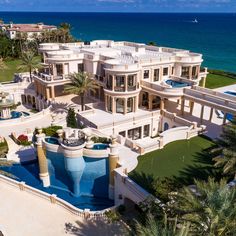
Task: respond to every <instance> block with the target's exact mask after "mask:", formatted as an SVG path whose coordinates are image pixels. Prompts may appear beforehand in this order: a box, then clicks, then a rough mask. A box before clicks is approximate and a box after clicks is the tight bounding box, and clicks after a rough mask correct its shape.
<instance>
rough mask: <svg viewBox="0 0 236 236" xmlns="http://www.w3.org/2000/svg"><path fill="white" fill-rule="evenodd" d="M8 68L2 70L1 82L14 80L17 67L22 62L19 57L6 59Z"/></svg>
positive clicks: (0, 74)
mask: <svg viewBox="0 0 236 236" xmlns="http://www.w3.org/2000/svg"><path fill="white" fill-rule="evenodd" d="M5 63H6V65H7V69H5V70H3V71H0V82H5V81H12V80H13V76H14V73H17V72H18V70H17V67H18V66H19V64H20V63H21V61H20V60H19V59H15V60H8V61H5Z"/></svg>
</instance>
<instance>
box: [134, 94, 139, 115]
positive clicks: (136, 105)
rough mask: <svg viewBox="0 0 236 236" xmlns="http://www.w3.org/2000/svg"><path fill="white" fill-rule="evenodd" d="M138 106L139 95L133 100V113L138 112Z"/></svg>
mask: <svg viewBox="0 0 236 236" xmlns="http://www.w3.org/2000/svg"><path fill="white" fill-rule="evenodd" d="M138 104H139V95H137V96H136V99H135V112H136V111H138Z"/></svg>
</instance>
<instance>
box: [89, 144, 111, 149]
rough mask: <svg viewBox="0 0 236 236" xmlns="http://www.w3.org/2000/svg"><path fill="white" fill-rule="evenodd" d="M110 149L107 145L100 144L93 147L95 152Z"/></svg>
mask: <svg viewBox="0 0 236 236" xmlns="http://www.w3.org/2000/svg"><path fill="white" fill-rule="evenodd" d="M108 147H109V145H108V144H106V143H98V144H94V145H93V150H106V149H107V148H108Z"/></svg>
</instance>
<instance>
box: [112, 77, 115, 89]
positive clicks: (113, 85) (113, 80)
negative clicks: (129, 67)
mask: <svg viewBox="0 0 236 236" xmlns="http://www.w3.org/2000/svg"><path fill="white" fill-rule="evenodd" d="M114 90H115V76H114V75H112V91H114Z"/></svg>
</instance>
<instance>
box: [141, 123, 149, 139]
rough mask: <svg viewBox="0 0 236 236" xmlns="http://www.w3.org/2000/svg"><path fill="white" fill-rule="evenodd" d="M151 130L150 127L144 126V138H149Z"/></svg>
mask: <svg viewBox="0 0 236 236" xmlns="http://www.w3.org/2000/svg"><path fill="white" fill-rule="evenodd" d="M149 130H150V125H144V127H143V137H144V138H145V137H148V136H149Z"/></svg>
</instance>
